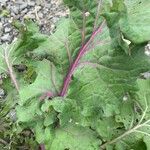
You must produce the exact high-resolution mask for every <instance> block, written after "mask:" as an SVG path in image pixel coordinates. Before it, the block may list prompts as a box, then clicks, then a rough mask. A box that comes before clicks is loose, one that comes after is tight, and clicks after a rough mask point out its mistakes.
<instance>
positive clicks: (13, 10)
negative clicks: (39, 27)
mask: <svg viewBox="0 0 150 150" xmlns="http://www.w3.org/2000/svg"><path fill="white" fill-rule="evenodd" d="M12 12H13V13H14V14H16V15H17V14H18V13H19V9H18V7H15V6H14V7H13V9H12Z"/></svg>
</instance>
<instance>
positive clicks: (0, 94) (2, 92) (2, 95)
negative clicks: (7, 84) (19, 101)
mask: <svg viewBox="0 0 150 150" xmlns="http://www.w3.org/2000/svg"><path fill="white" fill-rule="evenodd" d="M4 96H5V92H4V90H3V89H1V88H0V98H3V97H4Z"/></svg>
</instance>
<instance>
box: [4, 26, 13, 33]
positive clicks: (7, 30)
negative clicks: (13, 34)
mask: <svg viewBox="0 0 150 150" xmlns="http://www.w3.org/2000/svg"><path fill="white" fill-rule="evenodd" d="M11 30H12V29H11V28H10V27H5V28H4V32H5V33H9V32H10V31H11Z"/></svg>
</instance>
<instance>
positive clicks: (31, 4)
mask: <svg viewBox="0 0 150 150" xmlns="http://www.w3.org/2000/svg"><path fill="white" fill-rule="evenodd" d="M35 4H36V3H35V2H34V1H30V2H28V5H29V6H32V7H33V6H35Z"/></svg>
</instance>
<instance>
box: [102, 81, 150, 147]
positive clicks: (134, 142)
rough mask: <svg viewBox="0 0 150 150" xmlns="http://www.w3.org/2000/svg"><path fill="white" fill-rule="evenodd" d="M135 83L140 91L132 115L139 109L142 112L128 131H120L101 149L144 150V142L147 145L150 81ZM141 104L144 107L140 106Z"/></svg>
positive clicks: (149, 135)
mask: <svg viewBox="0 0 150 150" xmlns="http://www.w3.org/2000/svg"><path fill="white" fill-rule="evenodd" d="M137 83H138V86H139V89H140V90H139V91H138V92H137V94H138V97H137V98H136V103H139V102H140V103H139V104H138V105H136V108H135V109H136V110H134V114H135V115H137V114H138V113H139V109H140V111H141V112H142V114H141V116H140V118H139V117H137V120H136V122H134V123H132V126H131V127H130V128H129V129H127V130H125V131H122V133H120V135H118V136H116V137H115V138H112V140H109V141H108V142H106V143H105V144H103V145H101V148H102V149H103V148H106V147H107V146H108V147H109V146H111V147H115V149H117V150H120V149H143V150H144V149H146V147H145V146H144V142H145V143H146V144H147V138H149V137H150V113H149V108H150V105H149V102H148V100H149V99H150V90H149V89H150V88H148V87H149V86H150V84H149V83H150V80H138V81H137ZM147 88H148V89H147ZM143 89H145V91H143ZM141 104H145V105H144V106H142V105H141ZM138 107H140V108H138ZM134 117H136V116H134ZM143 140H144V141H143ZM142 145H143V146H142ZM147 146H148V145H147ZM121 147H122V148H121ZM144 147H145V148H144Z"/></svg>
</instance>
